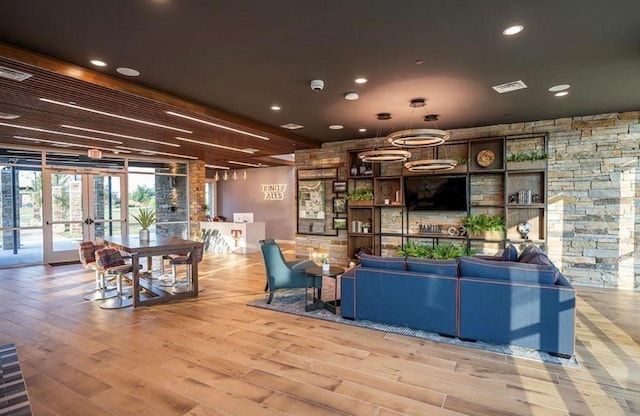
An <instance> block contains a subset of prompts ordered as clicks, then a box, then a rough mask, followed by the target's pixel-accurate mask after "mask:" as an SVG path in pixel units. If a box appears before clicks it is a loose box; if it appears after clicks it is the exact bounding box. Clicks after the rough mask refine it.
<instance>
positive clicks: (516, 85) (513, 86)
mask: <svg viewBox="0 0 640 416" xmlns="http://www.w3.org/2000/svg"><path fill="white" fill-rule="evenodd" d="M492 88H493V89H494V90H496V91H498V92H499V93H500V94H504V93H505V92H511V91H516V90H521V89H524V88H527V85H526V84H525V83H524V82H522V80H518V81H511V82H506V83H504V84H500V85H494V86H493V87H492Z"/></svg>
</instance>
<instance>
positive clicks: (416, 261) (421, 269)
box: [405, 257, 458, 277]
mask: <svg viewBox="0 0 640 416" xmlns="http://www.w3.org/2000/svg"><path fill="white" fill-rule="evenodd" d="M405 263H406V265H407V270H408V271H410V272H416V273H429V274H439V275H442V276H453V277H456V276H458V261H457V260H433V259H421V258H417V257H407V259H406V260H405Z"/></svg>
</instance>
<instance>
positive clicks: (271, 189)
mask: <svg viewBox="0 0 640 416" xmlns="http://www.w3.org/2000/svg"><path fill="white" fill-rule="evenodd" d="M260 189H261V190H262V195H263V196H264V200H265V201H282V200H283V199H284V193H285V192H286V190H287V184H286V183H272V184H262V185H260Z"/></svg>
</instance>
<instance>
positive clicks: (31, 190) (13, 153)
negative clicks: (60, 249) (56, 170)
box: [0, 149, 44, 267]
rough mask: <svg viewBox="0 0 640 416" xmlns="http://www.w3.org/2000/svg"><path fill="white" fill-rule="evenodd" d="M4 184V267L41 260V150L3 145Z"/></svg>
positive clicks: (0, 176)
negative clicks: (35, 150)
mask: <svg viewBox="0 0 640 416" xmlns="http://www.w3.org/2000/svg"><path fill="white" fill-rule="evenodd" d="M0 188H1V192H0V215H1V216H2V222H0V267H5V266H18V265H23V264H34V263H41V262H42V261H43V256H44V251H43V237H42V223H43V221H42V159H41V153H40V152H33V151H26V150H10V149H1V150H0Z"/></svg>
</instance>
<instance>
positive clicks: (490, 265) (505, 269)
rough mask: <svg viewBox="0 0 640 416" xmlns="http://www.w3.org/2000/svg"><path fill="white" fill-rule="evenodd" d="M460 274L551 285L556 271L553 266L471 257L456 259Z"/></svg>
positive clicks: (554, 280) (556, 275) (554, 279)
mask: <svg viewBox="0 0 640 416" xmlns="http://www.w3.org/2000/svg"><path fill="white" fill-rule="evenodd" d="M458 267H459V268H460V276H462V277H480V278H484V279H493V280H504V281H508V282H519V283H535V284H545V285H553V284H555V282H556V280H557V279H558V271H557V269H556V268H555V267H553V266H541V265H537V264H523V263H518V262H512V261H489V260H482V259H476V258H473V257H460V258H459V259H458Z"/></svg>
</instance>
